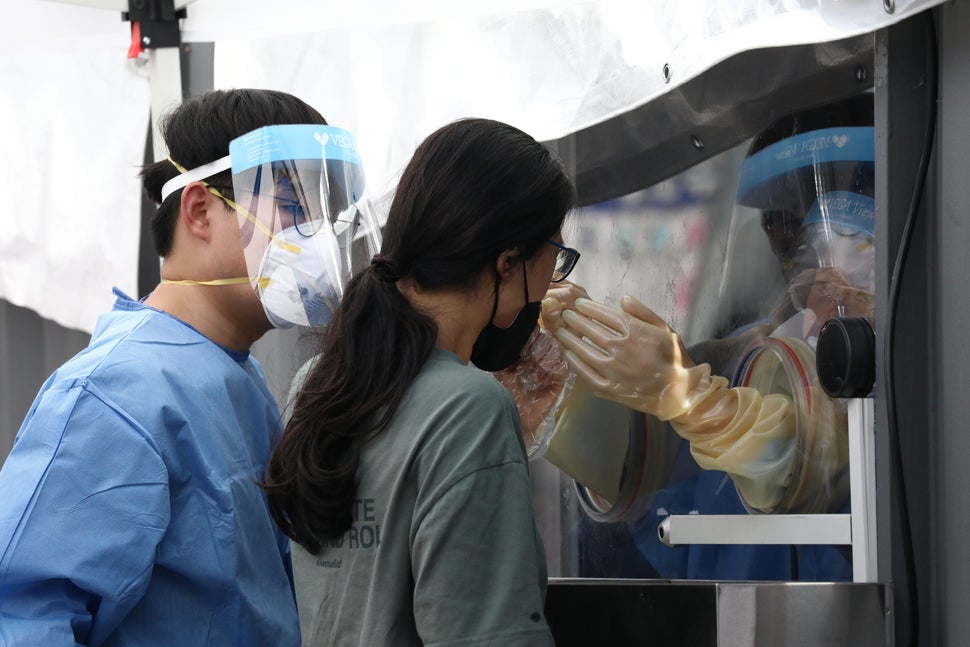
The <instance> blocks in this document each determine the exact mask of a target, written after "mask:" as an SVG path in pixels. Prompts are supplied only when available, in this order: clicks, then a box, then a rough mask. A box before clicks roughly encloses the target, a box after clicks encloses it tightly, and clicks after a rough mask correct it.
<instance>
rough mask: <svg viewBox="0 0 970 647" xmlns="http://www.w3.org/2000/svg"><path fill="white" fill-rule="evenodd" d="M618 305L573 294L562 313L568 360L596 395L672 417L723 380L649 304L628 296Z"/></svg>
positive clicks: (558, 334) (662, 417)
mask: <svg viewBox="0 0 970 647" xmlns="http://www.w3.org/2000/svg"><path fill="white" fill-rule="evenodd" d="M620 307H621V308H622V309H623V310H622V311H617V310H614V309H613V308H610V307H608V306H605V305H602V304H600V303H596V302H594V301H591V300H589V299H586V298H577V299H576V300H575V303H574V308H575V309H564V310H563V311H562V313H561V315H560V318H561V322H562V325H561V326H560V327H559V328H558V330H557V332H556V338H557V339H558V340H559V341H560V343H562V345H563V346H564V347H565V348H566V361H567V362H568V363H569V365H570V367H572V369H573V370H574V371H575V372H576V374H577V375H579V376H580V377H581V378H583V379H584V380H586V381H587V382H588V383H589V384H590V385H591V387H592V389H593V392H594V393H596V395H598V396H600V397H602V398H606V399H608V400H613V401H614V402H619V403H621V404H625V405H626V406H628V407H630V408H631V409H636V410H638V411H643V412H644V413H649V414H651V415H654V416H656V417H657V418H659V419H660V420H670V419H672V418H677V417H678V416H681V415H683V414H685V413H687V412H689V411H690V410H691V409H693V408H694V406H695V405H697V404H698V403H700V402H701V401H702V400H704V399H705V398H706V397H707V396H708V395H710V394H711V393H712V392H713V391H715V390H718V389H723V388H724V387H725V386H726V384H727V380H725V379H724V378H720V377H717V378H712V377H711V372H710V367H709V366H708V365H706V364H702V365H700V366H695V365H694V362H693V361H692V360H691V358H690V356H689V355H688V354H687V350H686V349H685V348H684V345H683V343H682V342H681V340H680V336H679V335H677V333H675V332H673V331H672V330H671V329H670V326H668V325H667V323H666V322H665V321H664V320H663V319H661V318H660V317H658V316H657V315H656V314H654V312H653V311H652V310H650V308H648V307H647V306H645V305H644V304H642V303H640V302H639V301H637V300H636V299H634V298H633V297H629V296H627V297H623V299H622V300H621V301H620Z"/></svg>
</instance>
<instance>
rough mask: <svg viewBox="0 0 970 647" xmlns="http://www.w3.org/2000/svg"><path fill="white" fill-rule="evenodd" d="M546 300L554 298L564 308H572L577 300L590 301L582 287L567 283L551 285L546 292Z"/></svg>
mask: <svg viewBox="0 0 970 647" xmlns="http://www.w3.org/2000/svg"><path fill="white" fill-rule="evenodd" d="M546 298H553V299H556V300H557V301H559V302H560V304H561V305H562V307H564V308H572V307H573V304H574V303H575V302H576V299H579V298H584V299H588V298H589V295H588V294H586V290H584V289H583V288H582V287H580V286H578V285H576V284H574V283H567V282H565V281H563V282H561V283H550V284H549V289H548V290H547V291H546Z"/></svg>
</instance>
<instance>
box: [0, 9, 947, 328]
mask: <svg viewBox="0 0 970 647" xmlns="http://www.w3.org/2000/svg"><path fill="white" fill-rule="evenodd" d="M76 2H78V3H84V1H83V0H76ZM887 2H888V0H887ZM939 3H940V2H939V0H910V1H906V0H898V1H896V2H894V3H891V4H893V5H894V7H893V9H894V10H893V12H892V13H888V12H887V11H886V9H885V8H884V6H883V4H884V3H882V2H877V1H874V0H831V1H823V0H811V1H810V0H782V1H778V0H740V1H737V2H720V1H718V0H693V1H692V0H688V1H683V0H664V1H660V0H656V1H653V2H643V1H640V0H636V1H635V0H613V1H602V2H565V1H559V2H552V1H549V0H546V1H542V0H490V1H489V2H469V1H466V2H461V3H456V2H450V1H448V0H433V1H432V0H425V1H424V2H416V3H400V2H396V1H393V0H360V1H359V2H355V3H320V2H311V1H309V0H292V1H290V2H286V3H273V4H272V6H270V4H269V3H266V2H257V1H256V0H196V1H195V2H193V3H191V4H189V5H188V7H187V13H188V17H187V19H186V20H184V21H183V25H182V36H183V40H184V41H186V42H215V43H216V46H215V85H216V87H244V86H250V87H267V88H275V89H280V90H285V91H289V92H293V93H294V94H297V95H299V96H301V97H302V98H304V99H306V100H307V101H308V102H310V103H311V104H313V105H314V106H316V107H317V108H319V109H320V111H321V112H323V113H324V115H325V116H326V117H327V119H328V120H329V121H330V122H331V123H333V124H335V125H340V126H342V127H344V128H348V129H349V130H352V131H353V132H355V133H356V135H357V138H358V142H359V144H360V148H361V153H362V158H363V160H364V163H365V165H366V167H367V173H368V177H369V180H370V181H371V185H372V187H377V188H378V189H384V190H387V189H388V188H389V187H391V186H392V185H393V181H394V179H395V177H396V174H397V172H398V170H399V169H400V168H401V167H402V166H403V164H404V163H405V162H406V161H407V159H408V157H409V156H410V154H411V152H412V151H413V149H414V146H415V145H416V144H417V143H418V141H420V140H421V139H422V138H423V137H424V136H425V135H426V134H427V133H428V132H430V131H431V130H433V129H434V128H437V127H438V126H440V125H441V124H443V123H446V122H448V121H451V120H453V119H455V118H458V117H462V116H469V115H475V116H483V117H492V118H496V119H502V120H504V121H507V122H510V123H513V124H515V125H517V126H518V127H520V128H522V129H524V130H526V131H528V132H530V133H531V134H532V135H534V136H535V137H537V138H538V139H541V140H549V139H554V138H558V137H561V136H563V135H565V134H568V133H571V132H575V131H577V130H579V129H582V128H585V127H587V126H589V125H592V124H595V123H598V122H601V121H603V120H606V119H608V118H610V117H612V116H615V115H617V114H622V113H624V112H626V111H628V110H630V109H632V108H635V107H637V106H640V105H643V104H644V103H646V102H649V101H651V100H652V99H654V98H656V97H657V96H659V95H661V94H662V93H664V92H667V91H669V90H670V89H672V88H674V87H677V86H679V85H680V84H682V83H684V82H686V81H688V80H690V79H692V78H694V77H695V76H697V75H698V74H700V73H701V72H703V71H704V70H706V69H708V68H710V67H711V66H712V65H714V64H716V63H718V62H720V61H723V60H725V59H727V58H729V57H731V56H733V55H734V54H737V53H739V52H742V51H746V50H750V49H755V48H762V47H771V46H779V45H791V44H802V43H809V42H826V41H831V40H837V39H841V38H846V37H849V36H854V35H858V34H862V33H868V32H872V31H874V30H876V29H879V28H882V27H885V26H888V25H889V24H892V23H895V22H897V21H899V20H902V19H904V18H906V17H908V16H910V15H912V14H914V13H917V12H920V11H922V10H924V9H927V8H929V7H931V6H933V5H936V4H939ZM87 4H97V0H92V1H91V2H88V3H87ZM101 4H102V5H106V6H111V5H112V0H103V2H102V3H101ZM179 4H181V3H179ZM5 18H6V20H4V21H3V23H2V24H0V51H2V56H0V82H2V83H3V84H4V87H6V88H7V89H8V90H7V92H5V93H4V95H3V96H2V97H0V116H3V117H4V118H5V119H4V121H5V123H7V124H8V132H7V136H6V145H5V147H4V150H5V155H4V156H3V160H2V162H0V164H2V168H3V172H2V173H0V192H2V193H0V194H2V195H4V196H6V199H7V204H8V207H7V209H6V210H5V215H4V216H3V218H4V220H3V222H4V226H3V227H0V298H4V299H6V300H8V301H10V302H12V303H14V304H16V305H19V306H24V307H27V308H30V309H32V310H34V311H36V312H38V313H39V314H40V315H42V316H43V317H46V318H49V319H52V320H54V321H56V322H58V323H60V324H62V325H64V326H66V327H69V328H76V329H79V330H83V331H87V332H90V331H91V330H93V327H94V324H95V322H96V319H97V316H98V314H99V313H100V312H102V311H104V310H106V309H108V308H109V307H110V304H111V302H112V296H111V293H110V290H111V287H112V286H118V287H119V288H121V289H122V290H124V291H125V292H127V293H129V294H131V295H132V296H134V295H135V286H136V273H137V253H138V237H139V213H140V206H139V205H140V202H139V200H140V194H139V185H138V182H137V178H136V174H137V171H138V167H139V166H140V164H141V161H142V158H143V156H144V145H145V134H146V130H147V127H148V124H149V112H150V109H149V106H150V102H151V84H152V83H155V84H158V83H162V82H164V81H165V80H164V79H159V78H157V76H158V74H159V72H160V70H156V78H152V76H151V74H149V70H151V69H152V68H151V67H149V66H145V65H138V64H136V63H134V62H132V61H129V60H128V59H127V58H126V52H127V50H128V46H129V40H130V34H129V25H128V23H125V22H122V21H121V17H120V15H119V14H118V11H117V10H113V9H104V8H100V9H95V8H89V7H83V6H77V5H74V4H65V3H56V2H37V1H33V2H28V3H25V4H18V5H16V7H14V8H12V9H10V8H8V10H7V12H6V15H5ZM665 69H666V71H667V73H666V75H665ZM173 100H177V97H173ZM15 197H16V198H18V201H17V205H16V206H14V204H13V200H14V198H15Z"/></svg>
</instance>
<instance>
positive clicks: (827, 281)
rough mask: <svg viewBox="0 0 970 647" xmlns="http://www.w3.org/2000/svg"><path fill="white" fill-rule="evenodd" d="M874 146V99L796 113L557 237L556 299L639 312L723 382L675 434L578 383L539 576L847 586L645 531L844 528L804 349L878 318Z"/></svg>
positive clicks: (549, 486)
mask: <svg viewBox="0 0 970 647" xmlns="http://www.w3.org/2000/svg"><path fill="white" fill-rule="evenodd" d="M871 126H872V104H871V95H862V96H860V97H856V98H854V99H852V100H850V101H847V102H842V103H840V104H837V105H833V106H825V107H822V108H819V109H815V110H812V111H806V112H805V113H803V114H800V115H798V116H796V117H795V118H787V119H783V120H780V121H779V122H777V123H776V124H774V125H773V126H772V127H771V128H769V129H768V130H767V131H766V132H765V133H762V134H761V135H759V136H758V137H756V138H755V139H754V140H753V141H751V142H745V143H744V144H742V145H740V146H738V147H736V148H735V149H732V150H729V151H726V152H724V153H722V154H720V155H717V156H715V157H713V158H710V159H708V160H707V161H705V162H703V163H702V164H699V165H697V166H695V167H693V168H690V169H688V170H686V171H684V172H683V173H681V174H679V175H677V176H675V177H672V178H670V179H668V180H666V181H664V182H662V183H660V184H658V185H656V186H652V187H649V188H646V189H644V190H641V191H638V192H636V193H633V194H630V195H626V196H623V197H620V198H617V199H614V200H611V201H609V202H605V203H601V204H598V205H593V206H590V207H586V208H584V209H583V210H582V212H581V213H580V214H578V215H577V216H576V217H575V218H574V219H573V220H572V221H571V222H570V223H569V225H568V226H567V228H566V231H565V232H564V234H565V240H566V243H567V244H569V245H571V246H574V247H576V248H577V249H579V251H580V252H581V253H582V255H583V256H582V260H581V262H580V264H579V265H578V266H577V267H576V269H575V271H574V273H573V275H571V276H570V280H571V281H573V282H575V283H577V284H579V285H582V286H583V287H584V288H585V289H586V290H587V291H588V292H589V295H590V297H591V298H592V299H594V300H595V301H599V302H601V303H605V304H607V305H610V306H612V307H614V308H617V309H618V308H619V306H618V305H617V304H618V302H619V300H620V298H621V297H622V296H624V295H632V296H634V297H636V298H637V299H639V300H640V301H642V302H643V303H644V304H646V305H647V306H649V307H650V308H651V309H652V310H653V311H654V312H655V313H656V314H657V315H659V316H660V317H661V318H663V319H664V320H666V321H667V322H668V323H669V324H670V326H671V327H672V328H673V329H674V330H676V331H678V332H679V333H680V334H681V336H682V339H683V341H684V343H685V345H686V346H687V349H688V353H689V355H690V357H691V359H692V360H693V361H694V362H696V363H697V364H703V363H706V364H708V365H709V366H710V368H711V374H712V375H714V376H723V378H725V379H723V380H721V382H719V383H717V384H721V383H723V387H721V386H718V387H716V388H714V387H712V388H711V390H710V391H709V393H712V394H714V395H710V396H707V395H705V398H707V399H702V400H699V401H698V402H699V403H700V404H699V405H698V406H696V407H694V408H693V409H691V410H690V411H688V412H687V413H684V414H678V416H675V417H674V418H673V420H672V421H671V422H662V421H661V420H658V419H657V418H655V417H654V416H652V415H650V414H649V412H644V411H639V410H638V411H634V410H633V409H631V408H627V406H624V404H620V403H618V402H619V399H618V402H611V401H609V400H606V399H603V398H599V397H596V396H594V395H593V393H592V391H591V389H590V388H589V387H588V386H586V385H584V384H583V383H582V381H581V380H579V379H577V382H576V386H575V388H574V389H573V392H572V393H571V395H570V396H569V398H567V400H566V402H565V404H564V405H563V408H562V410H561V411H560V415H559V419H558V424H557V425H556V430H555V433H554V435H553V436H552V439H551V441H550V442H549V444H548V448H547V449H546V450H545V454H544V455H543V459H542V460H535V461H533V463H532V466H533V475H534V479H535V492H536V509H537V519H538V522H539V524H540V530H541V532H542V533H543V536H544V539H545V543H546V547H547V553H548V557H549V566H550V569H549V570H550V575H553V576H581V577H659V578H692V579H752V580H844V579H850V578H851V564H850V561H849V551H848V547H837V546H811V545H805V546H787V545H761V546H744V545H700V544H698V545H693V546H676V547H669V546H666V545H664V544H663V543H662V542H661V541H660V540H659V538H658V536H657V527H658V525H659V523H660V522H661V521H663V520H664V519H665V518H666V517H667V516H668V515H672V514H677V515H684V514H739V515H746V514H765V513H808V514H811V513H823V512H846V511H848V509H849V501H848V469H847V461H848V455H847V449H846V447H847V443H846V435H845V434H846V423H845V408H844V405H845V403H844V402H842V401H839V400H834V399H832V398H829V397H828V396H827V395H826V394H825V393H824V392H823V391H822V390H821V388H820V387H819V385H818V382H817V378H816V376H815V360H814V347H815V343H816V341H817V337H818V333H819V330H820V328H821V326H822V325H823V324H824V322H825V321H827V320H828V319H830V318H833V317H860V318H864V319H866V320H868V321H869V322H870V323H872V320H873V317H874V316H875V313H874V311H873V298H872V295H873V293H874V284H873V274H874V254H873V237H874V231H873V219H874V214H875V209H874V204H873V200H872V195H873V186H872V183H873V163H874V162H873V160H874V144H873V139H872V127H871ZM645 370H646V369H645ZM618 379H619V378H618ZM629 379H635V378H629ZM717 379H719V378H714V380H717ZM626 386H629V385H626ZM633 386H636V385H633ZM626 390H627V391H635V388H633V387H630V388H628V389H626ZM715 399H718V401H717V404H716V405H715V406H708V405H711V403H712V402H715ZM626 402H627V404H629V400H627V401H626ZM630 406H634V405H632V404H631V405H630ZM705 406H706V409H705ZM688 441H689V442H688ZM553 466H555V467H553Z"/></svg>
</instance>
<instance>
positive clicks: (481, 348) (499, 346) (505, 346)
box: [471, 260, 542, 372]
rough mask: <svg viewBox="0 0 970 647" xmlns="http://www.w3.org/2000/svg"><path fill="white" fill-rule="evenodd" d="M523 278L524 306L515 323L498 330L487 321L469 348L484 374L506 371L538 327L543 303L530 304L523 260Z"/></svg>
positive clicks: (496, 282) (496, 302)
mask: <svg viewBox="0 0 970 647" xmlns="http://www.w3.org/2000/svg"><path fill="white" fill-rule="evenodd" d="M522 278H523V279H524V280H525V300H526V304H525V306H523V307H522V309H521V310H519V314H518V315H516V317H515V321H513V322H512V325H511V326H509V327H508V328H499V327H498V326H496V325H495V324H493V323H492V321H491V320H489V322H488V325H487V326H485V329H484V330H482V332H481V334H480V335H478V339H476V340H475V345H474V346H473V347H472V356H471V361H472V364H474V365H475V366H477V367H478V368H480V369H482V370H483V371H489V372H492V371H501V370H502V369H504V368H508V367H509V366H511V365H512V364H514V363H515V362H516V361H518V359H519V355H520V354H521V353H522V349H523V348H524V347H525V344H526V342H527V341H529V337H531V336H532V333H533V332H534V331H535V329H536V328H537V327H538V326H539V313H540V312H541V308H542V302H541V301H533V302H531V303H529V281H528V278H527V277H526V276H525V261H524V260H523V261H522ZM498 284H499V277H498V275H497V274H496V275H495V303H494V305H492V319H495V311H496V310H497V309H498Z"/></svg>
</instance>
